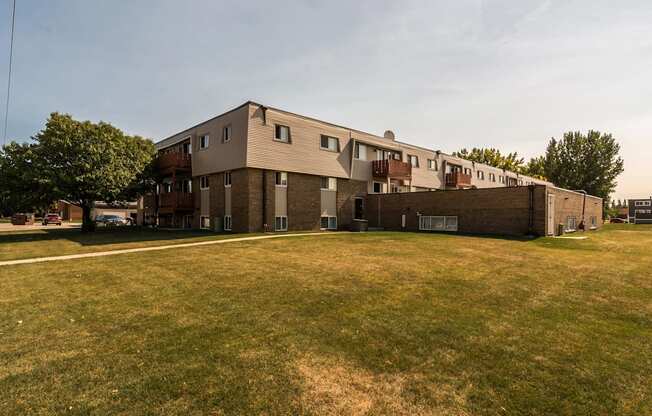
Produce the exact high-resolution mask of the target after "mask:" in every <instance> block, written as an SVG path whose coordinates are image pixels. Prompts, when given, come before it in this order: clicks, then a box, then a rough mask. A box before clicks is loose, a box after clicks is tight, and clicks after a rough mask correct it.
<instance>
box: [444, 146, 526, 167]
mask: <svg viewBox="0 0 652 416" xmlns="http://www.w3.org/2000/svg"><path fill="white" fill-rule="evenodd" d="M453 156H457V157H461V158H462V159H466V160H470V161H472V162H476V163H484V164H485V165H489V166H493V167H496V168H500V169H505V170H511V171H512V172H520V171H521V170H522V169H523V164H524V162H525V161H524V159H523V158H521V157H519V156H518V153H516V152H514V153H509V154H507V155H503V154H502V153H500V150H498V149H493V148H491V149H482V148H476V147H474V148H473V149H471V151H470V152H469V151H468V150H467V149H462V150H460V151H459V152H454V153H453Z"/></svg>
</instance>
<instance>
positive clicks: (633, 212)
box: [627, 197, 652, 224]
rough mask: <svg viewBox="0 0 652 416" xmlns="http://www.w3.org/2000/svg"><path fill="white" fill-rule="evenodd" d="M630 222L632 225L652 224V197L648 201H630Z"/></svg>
mask: <svg viewBox="0 0 652 416" xmlns="http://www.w3.org/2000/svg"><path fill="white" fill-rule="evenodd" d="M627 205H628V207H629V222H630V223H632V224H652V197H650V198H647V199H630V200H629V203H628V204H627Z"/></svg>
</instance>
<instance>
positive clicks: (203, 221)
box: [199, 215, 211, 230]
mask: <svg viewBox="0 0 652 416" xmlns="http://www.w3.org/2000/svg"><path fill="white" fill-rule="evenodd" d="M199 226H200V227H201V228H202V229H204V230H207V229H209V228H211V219H210V218H209V217H206V216H203V215H202V216H201V217H199Z"/></svg>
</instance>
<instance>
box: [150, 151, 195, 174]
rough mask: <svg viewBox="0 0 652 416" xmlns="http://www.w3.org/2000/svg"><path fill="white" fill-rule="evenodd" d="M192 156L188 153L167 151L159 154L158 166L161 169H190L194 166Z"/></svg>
mask: <svg viewBox="0 0 652 416" xmlns="http://www.w3.org/2000/svg"><path fill="white" fill-rule="evenodd" d="M191 161H192V157H191V155H189V154H187V153H181V152H167V153H162V154H160V155H159V156H158V168H159V170H161V171H170V170H175V169H178V170H189V169H190V168H191V166H192V162H191Z"/></svg>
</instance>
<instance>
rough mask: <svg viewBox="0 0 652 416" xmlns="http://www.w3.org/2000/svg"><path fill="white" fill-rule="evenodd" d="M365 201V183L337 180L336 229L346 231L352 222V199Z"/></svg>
mask: <svg viewBox="0 0 652 416" xmlns="http://www.w3.org/2000/svg"><path fill="white" fill-rule="evenodd" d="M356 196H361V197H363V198H364V199H365V207H366V199H367V182H364V181H354V180H349V179H338V180H337V228H339V229H340V230H348V229H349V226H350V225H351V221H352V220H353V204H354V202H353V198H354V197H356Z"/></svg>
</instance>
